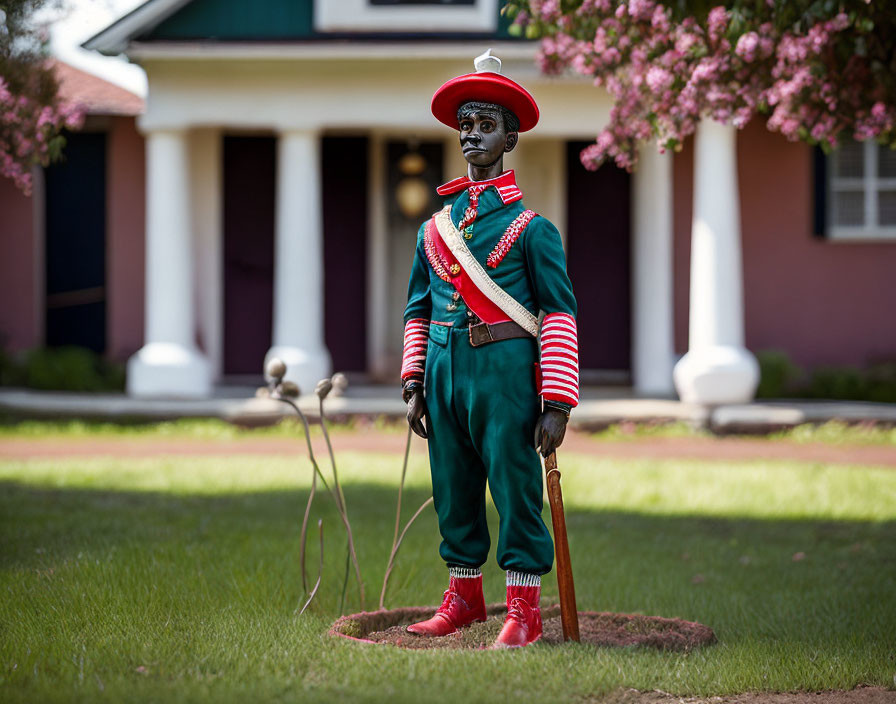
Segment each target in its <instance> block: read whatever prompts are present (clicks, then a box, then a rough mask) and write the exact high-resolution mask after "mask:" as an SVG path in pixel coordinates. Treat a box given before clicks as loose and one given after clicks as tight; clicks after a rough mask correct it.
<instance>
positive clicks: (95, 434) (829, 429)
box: [0, 417, 896, 447]
mask: <svg viewBox="0 0 896 704" xmlns="http://www.w3.org/2000/svg"><path fill="white" fill-rule="evenodd" d="M340 420H341V422H339V423H333V424H331V425H330V428H331V431H332V432H334V433H337V434H339V433H343V432H352V431H353V430H355V429H356V428H358V427H360V425H361V424H368V425H370V426H372V427H374V428H375V429H376V430H377V431H378V432H384V433H389V434H395V435H403V434H404V432H405V426H404V423H403V422H401V421H390V420H386V419H384V418H382V417H379V418H375V419H373V420H369V419H340ZM312 431H313V432H314V433H315V434H320V427H319V426H317V425H312ZM296 433H297V427H296V421H294V420H293V419H292V418H289V419H287V420H284V421H281V422H280V423H277V424H275V425H269V426H263V427H256V428H245V427H241V426H238V425H234V424H233V423H228V422H227V421H224V420H218V419H214V418H184V419H180V420H174V421H163V422H146V423H132V424H122V423H112V422H106V421H86V420H64V421H45V420H19V419H15V418H6V419H5V420H3V419H0V438H59V439H66V438H116V437H123V438H141V437H145V438H159V437H164V438H175V439H198V440H238V439H240V438H243V437H248V436H253V437H297V435H296ZM592 437H593V438H594V439H595V440H606V441H611V442H619V441H626V440H632V441H637V440H642V439H649V438H695V437H699V438H713V437H716V436H714V435H713V434H712V433H710V432H709V431H707V430H702V429H699V428H695V427H694V426H693V425H691V424H688V423H678V422H676V423H634V422H624V423H616V424H614V425H611V426H610V427H608V428H606V429H604V430H601V431H599V432H595V433H592ZM747 437H749V438H750V439H753V440H759V439H762V438H758V437H757V436H756V435H750V436H747ZM765 438H767V439H771V440H781V441H785V442H794V443H828V444H834V445H892V446H894V447H896V427H887V426H886V425H880V424H875V423H858V424H856V423H844V422H842V421H836V420H833V421H829V422H827V423H822V424H818V425H816V424H813V423H805V424H803V425H799V426H796V427H795V428H791V429H789V430H782V431H778V432H775V433H771V434H769V435H767V436H765Z"/></svg>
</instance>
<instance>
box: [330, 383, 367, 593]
mask: <svg viewBox="0 0 896 704" xmlns="http://www.w3.org/2000/svg"><path fill="white" fill-rule="evenodd" d="M319 403H320V427H321V429H322V430H323V432H324V439H325V440H326V441H327V450H328V451H329V453H330V464H331V465H332V467H333V486H334V487H335V490H334V491H333V498H334V499H335V500H336V507H337V508H338V509H339V515H340V516H341V517H342V523H343V524H344V525H345V532H346V533H347V534H348V549H349V554H350V555H351V558H352V563H353V564H354V566H355V578H356V579H357V580H358V594H359V598H360V601H361V609H362V610H363V609H364V581H363V580H362V579H361V565H360V564H359V563H358V554H357V552H356V551H355V536H354V534H353V533H352V526H351V523H350V522H349V520H348V512H347V511H346V508H345V497H344V496H343V494H342V487H341V486H340V484H339V474H338V472H337V470H336V456H335V454H334V453H333V445H332V443H331V442H330V433H329V431H328V430H327V420H326V415H325V413H324V400H323V399H322V398H320V399H319Z"/></svg>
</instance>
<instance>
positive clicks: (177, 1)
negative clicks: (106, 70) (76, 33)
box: [81, 0, 190, 56]
mask: <svg viewBox="0 0 896 704" xmlns="http://www.w3.org/2000/svg"><path fill="white" fill-rule="evenodd" d="M189 2H190V0H147V1H146V2H144V3H143V4H142V5H139V6H137V7H135V8H134V9H133V10H131V11H130V12H129V13H128V14H126V15H125V16H124V17H121V18H120V19H118V20H116V21H115V22H113V23H112V24H110V25H109V26H108V27H106V28H105V29H104V30H102V31H101V32H99V33H98V34H95V35H93V36H92V37H91V38H90V39H88V40H87V41H86V42H84V43H82V44H81V46H82V47H83V48H84V49H88V50H92V51H98V52H100V53H101V54H106V55H107V56H117V55H118V54H122V53H125V52H126V51H127V49H128V47H129V45H130V43H131V40H132V39H133V38H134V37H137V36H140V35H141V34H144V33H146V32H148V31H150V30H151V29H153V28H154V27H156V26H157V25H158V24H159V23H161V22H163V21H164V20H165V19H167V18H168V17H170V16H171V15H172V14H174V13H175V12H177V11H178V10H179V9H180V8H182V7H183V6H184V5H186V4H187V3H189Z"/></svg>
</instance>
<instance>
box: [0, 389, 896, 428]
mask: <svg viewBox="0 0 896 704" xmlns="http://www.w3.org/2000/svg"><path fill="white" fill-rule="evenodd" d="M299 406H300V408H301V409H302V411H303V412H304V413H306V414H307V415H308V416H309V418H313V419H317V416H318V400H317V397H316V396H313V395H308V396H303V397H302V398H301V399H299ZM326 411H327V414H328V416H331V417H339V416H358V415H360V416H386V417H391V418H403V417H404V415H405V405H404V403H402V401H401V397H400V393H399V391H398V389H396V388H395V387H393V386H391V385H390V386H354V387H351V388H349V390H348V392H347V393H346V394H345V395H344V396H340V397H332V398H328V399H327V401H326ZM292 412H293V411H292V410H291V409H290V408H288V407H287V406H285V405H284V404H282V403H278V402H276V401H272V400H270V399H263V398H255V397H254V389H252V388H248V387H246V388H233V387H231V388H222V389H218V390H217V391H216V395H215V396H214V397H212V398H208V399H201V400H195V399H135V398H131V397H129V396H126V395H125V394H85V393H65V392H46V391H31V390H25V389H0V413H8V414H11V415H14V416H19V417H27V418H62V419H65V418H82V419H93V420H108V421H128V420H134V421H152V420H169V419H174V418H221V419H223V420H227V421H231V422H234V423H239V424H242V425H267V424H271V423H274V422H276V421H277V420H279V419H280V418H282V417H283V416H284V415H289V414H291V413H292ZM835 419H838V420H844V421H847V422H853V423H854V422H872V423H883V424H887V425H896V404H886V403H859V402H835V401H775V402H771V403H750V404H743V405H732V406H718V407H716V408H707V407H704V406H694V405H690V404H686V403H682V402H680V401H675V400H670V399H661V398H635V397H632V396H631V392H630V390H628V389H625V388H612V387H600V388H585V389H583V391H582V398H581V402H580V404H579V406H578V408H576V410H575V411H574V413H573V417H572V425H573V426H574V427H577V428H582V429H589V430H596V429H600V428H604V427H607V426H609V425H612V424H614V423H620V422H623V421H633V422H641V423H663V422H673V421H679V422H687V423H693V424H694V425H698V426H701V427H709V428H712V429H713V430H714V431H717V432H719V433H733V432H738V433H754V432H755V433H762V432H769V431H773V430H779V429H785V428H790V427H794V426H796V425H800V424H802V423H823V422H825V421H829V420H835Z"/></svg>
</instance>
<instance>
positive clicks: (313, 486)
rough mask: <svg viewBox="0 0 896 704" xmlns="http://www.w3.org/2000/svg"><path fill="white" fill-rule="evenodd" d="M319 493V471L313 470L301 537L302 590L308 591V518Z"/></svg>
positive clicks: (305, 592)
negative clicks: (306, 549) (306, 560)
mask: <svg viewBox="0 0 896 704" xmlns="http://www.w3.org/2000/svg"><path fill="white" fill-rule="evenodd" d="M315 493H317V472H311V491H310V492H309V493H308V503H307V504H305V515H304V516H303V517H302V534H301V536H300V538H299V543H300V545H301V557H300V562H301V565H302V592H303V593H304V594H307V593H308V576H307V574H306V572H307V570H306V569H305V546H306V544H307V542H308V540H307V539H308V518H309V516H310V515H311V502H312V501H314V495H315Z"/></svg>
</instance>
